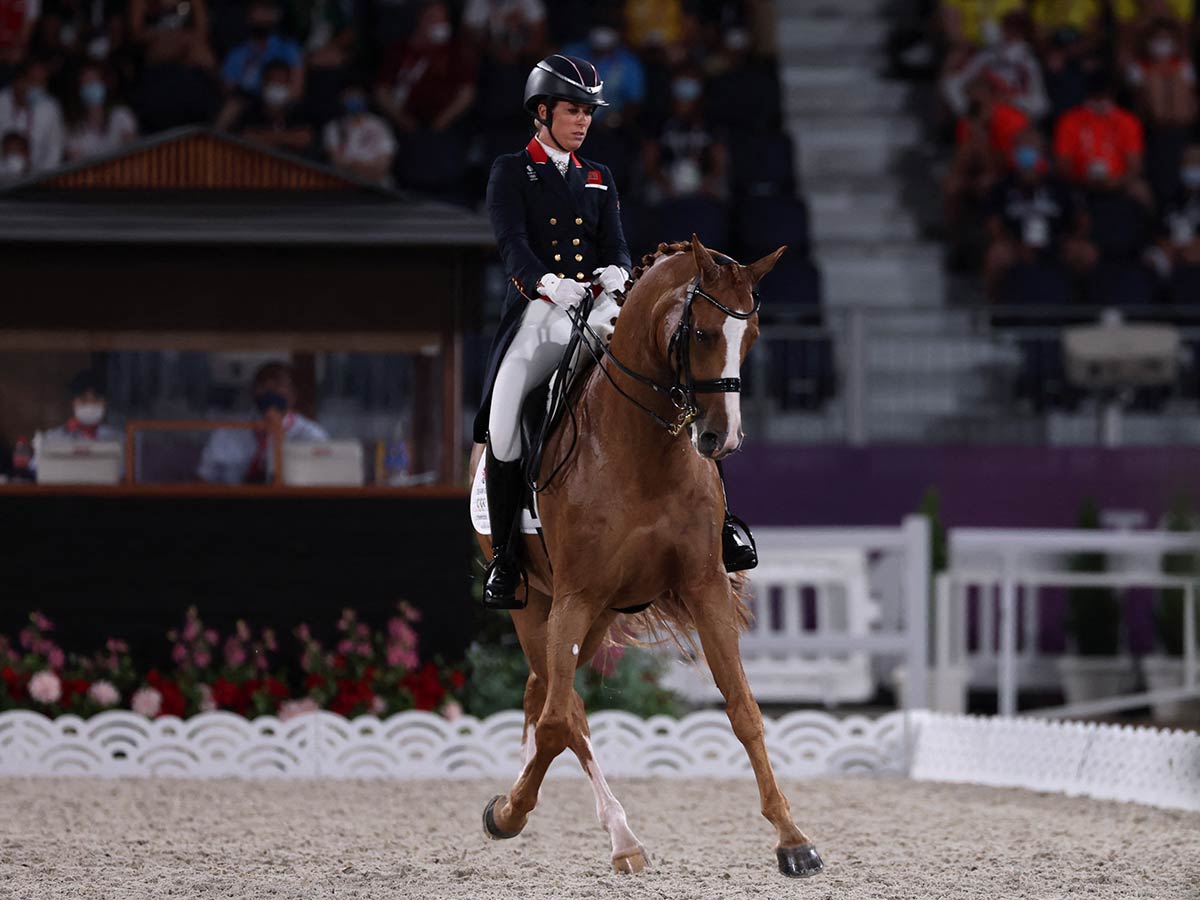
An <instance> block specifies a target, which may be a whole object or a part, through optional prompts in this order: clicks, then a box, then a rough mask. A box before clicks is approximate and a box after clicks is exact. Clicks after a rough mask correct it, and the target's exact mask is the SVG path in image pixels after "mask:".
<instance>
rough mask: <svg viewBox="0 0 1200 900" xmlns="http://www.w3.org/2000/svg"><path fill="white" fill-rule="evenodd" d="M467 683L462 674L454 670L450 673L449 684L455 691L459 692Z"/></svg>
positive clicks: (465, 677)
mask: <svg viewBox="0 0 1200 900" xmlns="http://www.w3.org/2000/svg"><path fill="white" fill-rule="evenodd" d="M466 683H467V676H466V675H464V674H463V673H462V672H459V671H458V670H455V671H453V672H451V673H450V684H451V686H452V687H453V688H454V689H455V690H456V691H461V690H462V689H463V686H464V685H465V684H466Z"/></svg>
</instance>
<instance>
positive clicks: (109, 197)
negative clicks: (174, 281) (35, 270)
mask: <svg viewBox="0 0 1200 900" xmlns="http://www.w3.org/2000/svg"><path fill="white" fill-rule="evenodd" d="M0 240H3V241H20V242H25V243H49V242H53V243H60V242H78V243H157V244H163V243H176V244H194V243H202V244H284V245H287V244H324V245H351V246H380V245H394V246H483V245H490V244H492V243H493V237H492V233H491V228H490V226H489V223H488V221H487V218H486V217H485V216H482V215H479V214H477V213H474V212H471V211H469V210H466V209H462V208H460V207H455V206H451V205H449V204H445V203H439V202H435V201H431V200H425V199H422V198H418V197H415V196H413V195H409V194H406V193H403V192H400V191H394V190H390V189H388V188H384V187H381V186H379V185H376V184H372V183H370V182H367V181H364V180H362V179H359V178H357V177H355V176H353V175H350V174H347V173H344V172H340V171H337V170H334V169H332V168H330V167H328V166H324V165H320V164H317V163H314V162H310V161H308V160H305V159H301V158H298V157H294V156H290V155H288V154H285V153H280V152H277V151H275V150H272V149H269V148H265V147H261V146H258V145H255V144H252V143H250V142H247V141H244V140H242V139H240V138H237V137H234V136H232V135H228V134H225V133H223V132H218V131H214V130H212V129H210V128H205V127H189V128H182V129H177V130H174V131H168V132H164V133H162V134H158V135H155V136H153V137H150V138H147V139H145V140H143V141H140V142H138V143H136V144H132V145H130V146H128V147H124V148H121V149H120V150H119V151H116V152H114V153H112V154H108V155H105V156H101V157H96V158H92V159H88V160H85V161H82V162H79V163H74V164H70V165H67V166H64V167H62V168H59V169H55V170H53V171H51V172H43V173H38V174H37V175H35V176H33V177H31V178H27V179H25V180H23V181H20V182H17V183H16V184H14V185H12V186H10V187H8V188H7V189H4V190H0Z"/></svg>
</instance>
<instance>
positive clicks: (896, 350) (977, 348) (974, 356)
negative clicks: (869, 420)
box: [866, 335, 1021, 379]
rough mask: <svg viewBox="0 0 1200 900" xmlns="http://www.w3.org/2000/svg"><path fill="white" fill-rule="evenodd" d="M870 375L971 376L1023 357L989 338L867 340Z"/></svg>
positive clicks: (904, 337) (876, 338)
mask: <svg viewBox="0 0 1200 900" xmlns="http://www.w3.org/2000/svg"><path fill="white" fill-rule="evenodd" d="M866 358H867V367H868V372H869V373H870V374H871V375H885V376H888V377H890V376H892V375H902V376H904V377H905V378H906V379H907V377H908V376H910V375H911V376H912V377H913V378H914V379H916V378H923V377H925V376H929V375H936V376H938V377H939V378H940V377H942V376H943V375H945V374H946V373H951V372H952V373H959V374H962V375H970V374H975V373H979V372H981V371H983V370H985V369H987V370H990V371H995V370H996V369H999V368H1006V367H1009V366H1013V367H1015V366H1017V365H1019V364H1020V361H1021V360H1020V356H1019V355H1018V354H1017V353H1016V352H1015V351H1012V350H1010V349H1009V348H1006V347H1004V346H1003V345H998V344H996V343H994V342H992V341H991V340H989V339H988V338H974V339H967V338H961V337H950V336H948V335H929V336H925V337H918V336H914V335H904V336H902V337H891V338H880V337H875V336H869V337H868V338H867V341H866Z"/></svg>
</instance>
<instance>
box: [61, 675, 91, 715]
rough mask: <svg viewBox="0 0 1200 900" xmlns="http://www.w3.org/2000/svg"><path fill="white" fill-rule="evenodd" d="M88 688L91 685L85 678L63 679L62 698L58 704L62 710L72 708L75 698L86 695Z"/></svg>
mask: <svg viewBox="0 0 1200 900" xmlns="http://www.w3.org/2000/svg"><path fill="white" fill-rule="evenodd" d="M89 687H91V685H90V684H89V683H88V680H87V679H86V678H64V679H63V680H62V698H61V699H60V700H59V703H61V704H62V706H63V707H64V708H70V707H72V706H74V705H75V701H76V699H77V698H79V697H84V696H86V695H87V692H88V688H89Z"/></svg>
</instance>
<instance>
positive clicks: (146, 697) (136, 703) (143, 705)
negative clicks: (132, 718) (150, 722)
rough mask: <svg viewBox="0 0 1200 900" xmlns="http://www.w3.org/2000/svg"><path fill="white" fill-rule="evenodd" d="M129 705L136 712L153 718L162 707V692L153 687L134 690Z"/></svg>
mask: <svg viewBox="0 0 1200 900" xmlns="http://www.w3.org/2000/svg"><path fill="white" fill-rule="evenodd" d="M129 705H130V706H131V707H132V708H133V711H134V712H135V713H140V714H141V715H143V716H145V717H146V718H147V719H153V718H154V717H155V716H157V715H158V713H159V711H160V710H161V709H162V694H160V693H159V692H158V691H157V690H155V689H154V688H152V687H144V688H139V689H138V690H137V691H135V692H134V695H133V699H132V700H130V701H129Z"/></svg>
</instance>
